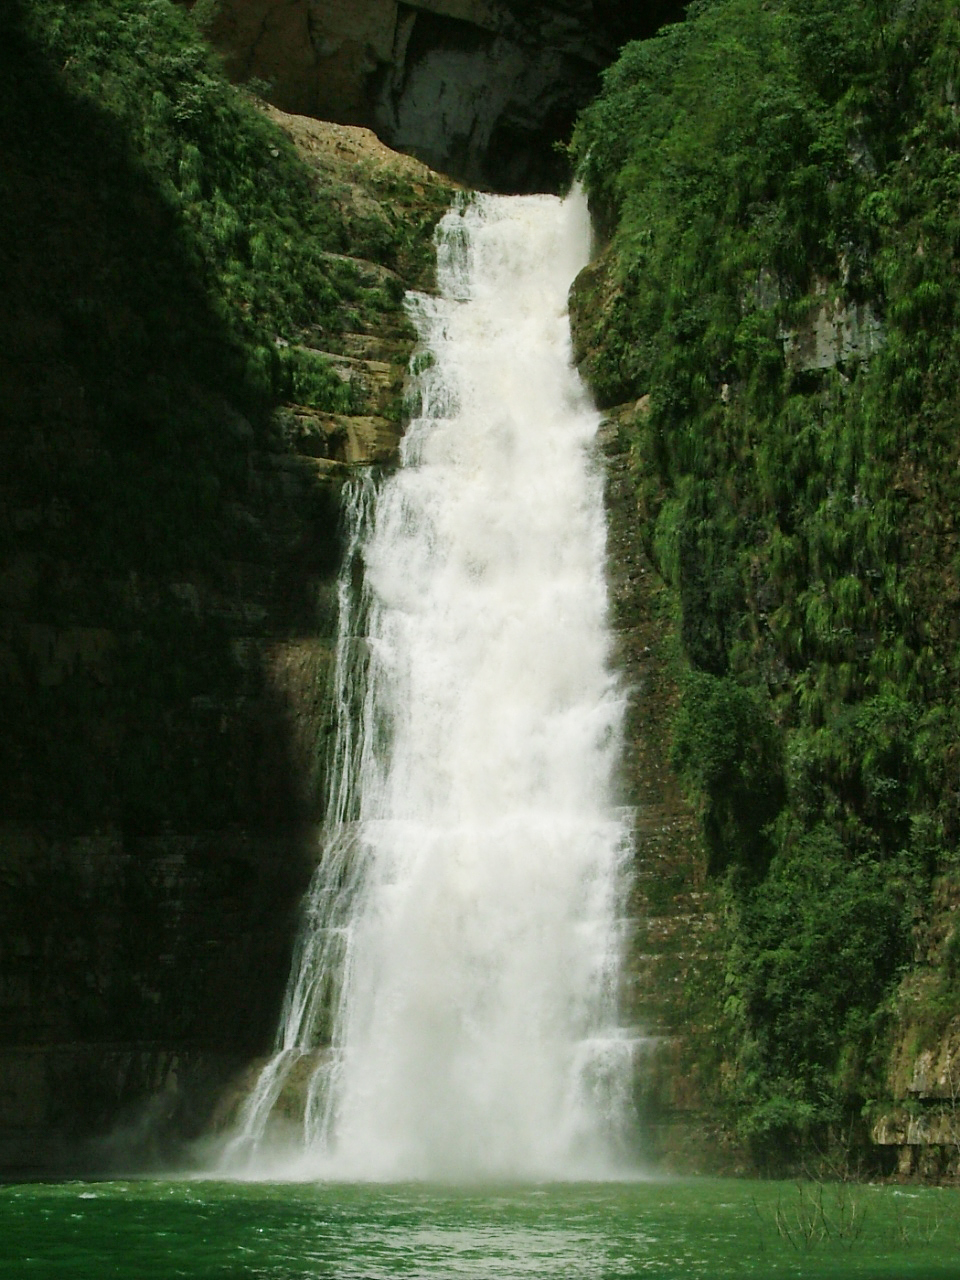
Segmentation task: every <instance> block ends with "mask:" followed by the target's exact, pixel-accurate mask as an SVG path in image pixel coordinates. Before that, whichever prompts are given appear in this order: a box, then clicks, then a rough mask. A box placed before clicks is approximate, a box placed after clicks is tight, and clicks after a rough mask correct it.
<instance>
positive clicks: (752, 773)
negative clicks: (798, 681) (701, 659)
mask: <svg viewBox="0 0 960 1280" xmlns="http://www.w3.org/2000/svg"><path fill="white" fill-rule="evenodd" d="M670 762H671V764H672V765H673V766H674V767H675V768H676V769H677V770H678V772H679V773H680V774H681V776H682V777H683V778H684V780H685V781H686V782H687V784H688V785H689V786H690V787H691V788H692V789H693V790H694V791H695V792H696V793H699V794H700V795H702V796H703V797H704V814H703V826H704V835H705V837H706V841H707V847H708V849H709V850H710V858H711V870H713V871H719V870H721V869H722V868H723V867H724V866H725V865H726V864H727V863H728V862H730V861H736V862H737V863H738V864H739V865H740V866H742V867H745V868H747V869H748V870H750V871H751V872H754V873H755V872H757V871H761V872H762V870H763V868H764V866H765V863H766V861H767V859H768V858H769V856H770V846H769V841H768V835H767V828H768V827H769V825H770V823H771V822H773V820H774V819H775V818H776V816H777V813H778V811H779V808H780V805H781V803H782V801H783V779H782V764H781V761H780V740H779V736H778V734H777V732H776V728H775V726H774V724H773V721H772V719H771V718H770V713H769V707H768V706H765V705H764V700H763V698H762V696H761V695H760V694H759V693H758V692H757V691H755V690H753V689H747V688H744V686H743V685H740V684H737V683H736V682H735V681H733V680H731V679H730V678H723V679H720V678H717V677H716V676H711V675H708V674H707V673H706V672H692V673H691V674H690V676H689V677H688V679H687V681H686V685H685V688H684V692H683V701H682V703H681V707H680V712H679V714H678V716H677V720H676V724H675V726H674V738H673V747H672V749H671V753H670Z"/></svg>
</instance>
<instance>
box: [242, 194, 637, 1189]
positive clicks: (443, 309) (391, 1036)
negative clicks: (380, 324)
mask: <svg viewBox="0 0 960 1280" xmlns="http://www.w3.org/2000/svg"><path fill="white" fill-rule="evenodd" d="M589 242H590V226H589V217H588V214H587V210H586V205H585V202H584V200H583V198H582V196H580V195H579V194H578V193H574V194H573V195H572V196H571V197H569V198H568V199H567V200H566V201H560V200H558V199H556V198H555V197H551V196H531V197H511V198H504V197H492V196H483V195H481V196H475V197H473V198H471V199H470V200H466V201H464V203H463V205H462V207H460V208H457V209H454V210H452V211H451V212H450V213H448V214H447V216H446V217H445V218H444V219H443V221H442V222H441V224H440V227H439V229H438V234H437V269H438V284H439V296H438V297H427V296H423V295H412V296H411V297H410V299H409V307H410V311H411V314H412V316H413V319H414V321H415V323H416V325H417V329H418V332H419V335H420V339H421V348H422V349H421V351H420V353H419V355H418V356H417V357H416V358H415V361H414V369H415V370H418V372H417V373H416V377H415V380H414V383H413V392H412V395H413V398H414V400H415V406H414V413H413V416H412V420H411V422H410V425H409V427H408V429H407V433H406V436H405V439H404V442H403V446H402V465H401V467H400V468H399V470H398V471H397V472H396V473H395V474H393V475H391V476H389V477H388V478H387V479H386V480H385V481H384V482H383V483H382V485H381V486H380V487H379V488H378V487H377V486H375V484H374V483H373V481H372V480H370V479H368V480H367V481H366V482H362V481H361V482H358V483H357V484H356V485H355V487H354V489H353V490H352V491H351V493H350V495H349V499H348V502H347V512H346V514H347V524H348V537H347V543H348V545H347V554H346V563H345V568H344V572H343V574H342V577H341V583H340V635H339V642H338V653H337V669H336V677H335V686H336V687H335V701H336V709H337V718H338V727H337V736H336V748H335V751H334V763H333V767H332V769H331V783H330V793H329V803H328V810H327V821H326V829H325V836H324V848H323V852H322V857H321V861H320V865H319V868H318V871H317V873H316V876H315V879H314V882H313V885H312V887H311V890H310V894H309V900H308V904H307V910H306V913H305V923H304V926H303V929H302V932H301V935H300V939H299V942H298V947H297V954H296V956H295V960H294V966H293V972H292V975H291V980H290V984H289V988H288V992H287V998H286V1005H285V1009H284V1015H283V1023H282V1027H281V1030H280V1035H279V1039H278V1046H277V1054H276V1056H275V1057H274V1058H273V1060H272V1061H271V1062H270V1064H269V1065H268V1066H267V1068H266V1069H265V1070H264V1071H263V1073H262V1074H261V1076H260V1079H259V1081H258V1083H257V1085H256V1087H255V1088H254V1090H253V1091H252V1093H251V1095H250V1096H249V1098H248V1099H247V1101H246V1104H245V1106H244V1108H243V1112H242V1114H241V1116H240V1120H239V1123H238V1125H237V1128H236V1132H235V1133H234V1135H233V1137H232V1139H231V1141H230V1143H229V1144H228V1147H227V1150H226V1152H225V1155H224V1161H223V1166H222V1167H223V1168H224V1169H225V1170H226V1171H230V1172H233V1173H235V1174H239V1175H241V1176H244V1175H246V1176H261V1175H264V1174H269V1175H270V1176H278V1175H286V1176H290V1177H315V1176H321V1177H331V1178H339V1179H347V1180H350V1179H367V1178H369V1179H381V1180H396V1179H404V1178H441V1179H462V1178H475V1177H497V1178H503V1177H511V1178H515V1177H553V1178H556V1177H573V1176H577V1177H582V1176H604V1175H606V1176H609V1175H610V1174H611V1172H612V1171H613V1169H614V1167H615V1163H616V1154H617V1152H616V1149H617V1144H618V1142H621V1141H622V1138H623V1135H624V1134H625V1132H626V1131H627V1130H628V1128H629V1124H628V1115H629V1094H630V1076H631V1053H632V1048H633V1042H632V1041H631V1038H630V1037H629V1035H627V1034H626V1033H625V1032H624V1031H622V1030H621V1029H619V1028H618V1027H617V1023H616V996H617V983H618V972H619V963H620V954H621V950H622V936H621V934H622V929H621V925H620V922H619V920H618V908H619V903H620V901H621V897H622V894H621V890H622V888H623V885H622V879H623V874H624V871H625V865H626V863H627V861H628V858H627V852H628V834H627V833H628V823H627V821H626V820H625V816H624V814H623V813H621V812H620V811H618V810H617V809H616V808H615V806H614V803H613V796H612V779H613V777H614V774H615V771H616V766H617V760H618V755H619V749H620V723H621V718H622V711H623V698H622V694H621V692H620V690H619V689H618V687H617V683H616V680H615V678H614V677H613V675H612V674H611V671H610V668H609V662H608V657H609V654H608V650H609V637H608V632H607V626H606V609H607V602H606V588H605V569H604V560H605V522H604V510H603V496H602V477H601V475H600V471H599V468H598V466H597V465H596V464H595V462H594V460H593V458H592V452H591V444H592V441H593V438H594V436H595V434H596V429H597V425H598V415H597V414H596V412H595V411H594V410H593V408H592V406H591V404H590V402H589V399H588V398H587V396H586V394H585V392H584V390H583V388H582V387H581V385H580V383H579V380H578V378H577V375H576V373H575V371H574V369H573V368H572V364H571V358H570V341H569V327H568V320H567V313H566V299H567V292H568V289H569V286H570V283H571V282H572V280H573V278H574V276H575V275H576V274H577V272H578V271H579V270H580V268H581V267H582V266H583V265H584V264H585V263H586V261H587V257H588V252H589ZM358 584H362V585H358ZM291 1113H292V1114H291Z"/></svg>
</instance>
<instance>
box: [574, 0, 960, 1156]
mask: <svg viewBox="0 0 960 1280" xmlns="http://www.w3.org/2000/svg"><path fill="white" fill-rule="evenodd" d="M958 48H960V19H958V16H957V13H956V11H955V7H954V6H953V5H952V3H950V2H949V0H918V3H916V4H912V5H909V6H895V5H888V4H886V3H865V2H863V0H812V2H811V0H775V2H774V3H768V0H706V2H705V3H699V4H696V5H693V6H691V7H690V8H689V9H688V16H687V20H686V21H685V22H684V23H683V24H680V25H678V26H675V27H671V28H668V29H666V30H665V31H664V32H662V33H661V34H660V35H658V36H657V37H655V38H654V39H652V40H648V41H644V42H642V43H635V44H632V45H628V46H627V47H626V48H625V49H624V50H623V53H622V56H621V58H620V60H619V62H618V63H617V64H616V65H615V66H614V67H612V68H611V69H610V70H609V71H608V72H607V73H606V76H605V79H604V86H603V92H602V93H601V95H600V97H599V98H598V99H597V100H596V102H595V103H593V104H592V105H591V106H590V107H588V108H587V110H586V111H585V112H584V113H583V114H582V115H581V117H580V120H579V122H578V125H577V129H576V132H575V135H574V139H573V143H572V152H573V156H574V159H575V161H576V163H577V166H578V170H579V173H580V177H581V179H582V181H583V182H584V184H585V186H586V189H587V192H588V195H589V198H590V200H591V205H592V208H593V209H594V210H595V212H596V214H597V216H598V219H599V220H600V222H601V224H602V226H603V229H604V232H605V234H606V237H607V246H606V248H605V250H604V253H603V256H602V258H601V260H600V262H599V263H598V264H596V265H595V266H594V267H592V268H591V278H590V293H589V296H588V297H586V295H585V297H586V301H587V302H588V303H589V305H587V306H585V308H584V313H583V316H582V317H581V318H580V319H579V324H580V329H579V330H578V333H577V339H578V343H579V345H580V346H581V347H583V348H584V349H585V351H586V354H587V360H586V363H585V367H587V368H589V369H590V370H591V373H592V377H593V381H594V387H595V390H596V392H597V394H598V397H599V398H600V400H601V402H602V403H606V404H614V403H617V402H622V401H628V400H634V399H637V398H638V397H640V396H641V395H649V405H650V412H649V413H648V414H646V415H645V416H642V417H638V416H636V415H635V416H634V419H633V421H634V425H633V426H632V427H630V428H627V429H628V430H630V431H632V440H631V442H630V443H631V459H632V462H633V466H634V480H635V484H636V488H637V494H638V509H639V511H640V513H641V519H642V520H643V521H645V522H646V524H647V528H646V529H645V530H644V534H645V541H646V544H647V545H648V546H650V547H651V548H652V550H653V552H654V554H655V556H656V557H657V559H658V562H659V565H660V567H661V570H662V572H663V574H664V577H665V579H666V580H667V581H668V582H669V583H670V584H671V586H672V587H673V588H674V590H675V592H676V596H677V602H678V605H679V617H680V638H681V641H682V645H683V650H684V653H685V655H686V658H687V660H688V662H689V664H690V666H691V668H692V670H693V674H692V676H691V678H690V679H689V680H688V681H687V682H686V684H685V685H684V687H683V690H682V703H681V707H680V711H679V715H678V718H677V722H676V726H675V740H674V749H673V760H674V763H675V765H676V766H677V767H678V768H679V770H680V771H681V773H682V775H683V777H684V779H685V780H686V782H687V785H688V786H690V787H691V788H692V789H693V791H694V792H695V793H696V794H698V795H699V796H700V800H701V813H702V816H703V823H704V834H705V838H706V843H707V847H708V850H709V853H710V861H711V867H712V868H713V869H714V870H715V871H716V870H720V869H722V868H724V867H730V868H732V869H733V871H734V873H735V874H733V875H732V879H731V880H730V887H731V892H733V894H734V897H735V900H736V903H737V905H736V909H735V910H734V911H733V917H732V918H733V919H734V920H735V921H736V926H735V927H734V929H733V932H732V934H731V937H732V939H733V942H732V943H731V946H730V949H729V964H728V988H729V991H730V993H731V999H732V1001H733V1004H732V1006H731V1007H732V1008H735V1009H736V1011H737V1018H738V1019H739V1023H738V1025H739V1027H740V1033H741V1035H742V1047H741V1049H740V1050H738V1051H736V1052H734V1053H733V1056H734V1057H735V1058H736V1062H737V1066H738V1067H739V1075H738V1076H737V1078H738V1080H739V1081H740V1085H739V1086H738V1087H739V1089H740V1092H739V1093H738V1095H737V1096H738V1100H739V1104H740V1105H741V1107H742V1110H743V1114H744V1116H746V1117H747V1119H746V1120H745V1121H744V1123H745V1125H746V1130H745V1132H746V1131H747V1130H749V1131H750V1135H751V1140H755V1141H756V1143H757V1144H758V1150H759V1149H760V1147H763V1146H764V1144H767V1147H769V1145H770V1144H771V1143H772V1144H773V1145H775V1144H776V1142H777V1141H783V1142H786V1141H787V1138H788V1135H792V1137H790V1141H791V1142H792V1141H795V1140H797V1139H798V1137H799V1136H800V1135H802V1134H803V1133H805V1132H806V1133H810V1132H812V1131H813V1129H815V1128H816V1127H817V1126H818V1125H819V1126H821V1128H822V1126H823V1125H827V1124H833V1123H839V1119H840V1117H841V1113H844V1114H848V1115H852V1114H854V1113H855V1112H856V1110H857V1103H856V1098H855V1097H854V1096H853V1095H854V1094H855V1093H856V1090H857V1089H858V1088H859V1089H861V1090H865V1091H868V1092H869V1090H870V1089H871V1088H872V1087H873V1085H872V1084H871V1083H870V1082H869V1081H868V1079H867V1066H866V1064H867V1061H868V1059H869V1057H870V1052H871V1050H870V1046H871V1045H874V1044H876V1043H878V1042H877V1040H876V1037H877V1036H878V1035H879V1031H878V1027H879V1025H880V1024H879V1022H878V1018H879V1016H880V1015H879V1013H878V1010H880V1009H881V1008H882V1006H883V1004H884V1001H885V999H886V997H887V993H888V991H889V989H890V985H891V983H893V982H894V980H895V978H896V976H897V965H898V964H901V963H906V957H907V950H906V948H905V946H904V938H905V937H906V930H907V924H906V916H905V914H904V911H903V909H902V907H901V904H902V903H904V902H909V903H910V910H911V911H912V912H913V913H914V920H915V922H916V920H922V919H923V917H924V913H925V912H927V911H928V910H929V909H930V907H929V903H930V883H931V877H933V876H934V875H935V874H936V873H937V872H938V871H939V870H941V869H942V868H943V866H944V865H946V864H947V863H949V862H950V860H951V859H953V858H954V857H955V849H956V845H957V840H958V837H960V791H958V788H957V786H956V776H957V763H958V751H957V746H956V743H957V741H958V734H960V720H958V716H960V651H958V646H957V641H956V623H955V611H956V607H957V602H958V600H960V555H958V551H957V545H958V544H957V533H956V527H955V512H956V511H957V510H958V509H960V436H958V434H957V431H956V423H957V421H958V420H960V343H958V341H957V338H956V334H957V332H958V331H960V257H958V255H960V164H958V159H957V157H958V154H960V111H958V107H957V99H958V89H957V86H958V84H960V58H958V54H957V49H958ZM858 326H859V329H858ZM871 326H872V329H871V328H870V327H871ZM867 330H870V332H871V333H872V334H873V335H874V337H875V341H874V340H871V341H869V342H868V341H866V340H865V339H864V336H863V335H864V333H865V332H866V331H867ZM851 332H852V333H853V335H854V336H853V339H852V340H849V341H847V340H846V339H844V338H842V333H848V334H849V333H851ZM858 333H859V336H858ZM818 334H819V335H820V337H819V338H818V337H817V335H818ZM824 335H826V336H825V337H824ZM824 341H826V342H827V343H828V344H832V353H828V354H827V355H826V356H824V354H823V347H822V345H821V346H817V343H818V342H820V343H821V344H822V343H823V342H824ZM760 726H763V727H764V728H763V732H762V733H761V732H760ZM766 762H773V763H766ZM781 762H782V763H781ZM764 769H768V770H769V777H770V780H771V786H770V788H769V794H768V795H765V794H764V789H763V787H762V785H761V783H762V779H763V774H764ZM774 795H775V796H776V800H775V801H774V800H773V796H774ZM763 801H768V804H767V807H766V808H764V807H763V803H762V802H763ZM778 809H779V814H778ZM775 817H776V821H775V822H774V821H773V819H774V818H775ZM768 863H769V869H768V870H767V871H766V874H765V876H764V875H763V874H762V873H763V870H764V868H765V867H766V866H767V864H768ZM747 869H749V870H750V874H744V871H745V870H747ZM758 875H759V876H760V878H758ZM871 912H873V913H875V915H876V921H877V926H878V930H879V932H878V939H879V940H872V939H871V938H870V937H869V936H868V935H867V932H866V926H865V924H864V925H863V927H862V928H861V922H863V921H865V920H866V919H868V918H869V915H870V913H871ZM841 920H842V921H844V922H845V924H844V928H845V929H849V931H850V937H851V938H852V939H855V947H854V951H853V952H851V953H850V955H848V954H847V952H846V951H845V950H843V947H842V946H841V943H842V937H841V932H842V931H841V932H838V929H839V926H837V925H836V924H835V921H841ZM778 931H782V940H781V941H780V942H779V943H777V944H776V945H774V937H775V935H776V934H777V933H778ZM878 947H879V950H878V949H877V948H878ZM834 951H836V956H837V957H840V959H839V960H837V961H836V962H835V961H834V958H833V957H834ZM860 951H862V954H863V955H864V956H865V957H868V958H869V962H870V965H872V966H873V970H874V971H875V973H876V974H877V975H878V976H877V978H876V980H875V981H874V980H873V979H870V977H869V974H868V973H867V971H866V970H857V969H856V963H859V962H857V961H856V955H855V954H854V952H856V953H859V952H860ZM841 961H842V963H841ZM818 964H821V965H824V966H826V969H827V971H828V972H830V973H831V974H833V973H834V970H835V969H836V967H837V964H840V965H841V969H842V972H841V973H839V974H838V977H837V982H838V987H837V989H838V990H841V989H842V991H843V993H844V994H843V1002H845V1003H844V1007H845V1008H846V1009H847V1010H848V1012H849V1019H851V1020H852V1021H848V1020H847V1019H846V1015H844V1017H841V1016H840V1013H839V1009H840V1003H837V1002H834V1003H832V1004H831V1001H832V1000H833V996H832V994H831V992H830V990H828V989H826V988H824V989H822V990H821V988H820V987H818V986H817V981H820V979H819V978H817V966H818ZM844 975H846V976H844ZM778 993H779V994H778ZM838 999H839V997H838ZM778 1002H779V1003H778ZM824 1002H826V1003H824ZM817 1026H820V1027H821V1028H822V1033H821V1032H819V1031H816V1027H817ZM774 1028H776V1032H775V1033H774V1030H773V1029H774ZM777 1045H780V1046H781V1048H779V1049H778V1048H777ZM845 1063H846V1066H844V1064H845ZM851 1064H855V1065H851ZM856 1064H859V1065H856ZM858 1072H860V1076H859V1077H858V1074H857V1073H858ZM858 1079H859V1084H857V1080H858ZM851 1080H852V1081H853V1082H854V1083H853V1084H852V1085H851V1084H850V1081H851ZM851 1090H852V1092H851Z"/></svg>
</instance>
